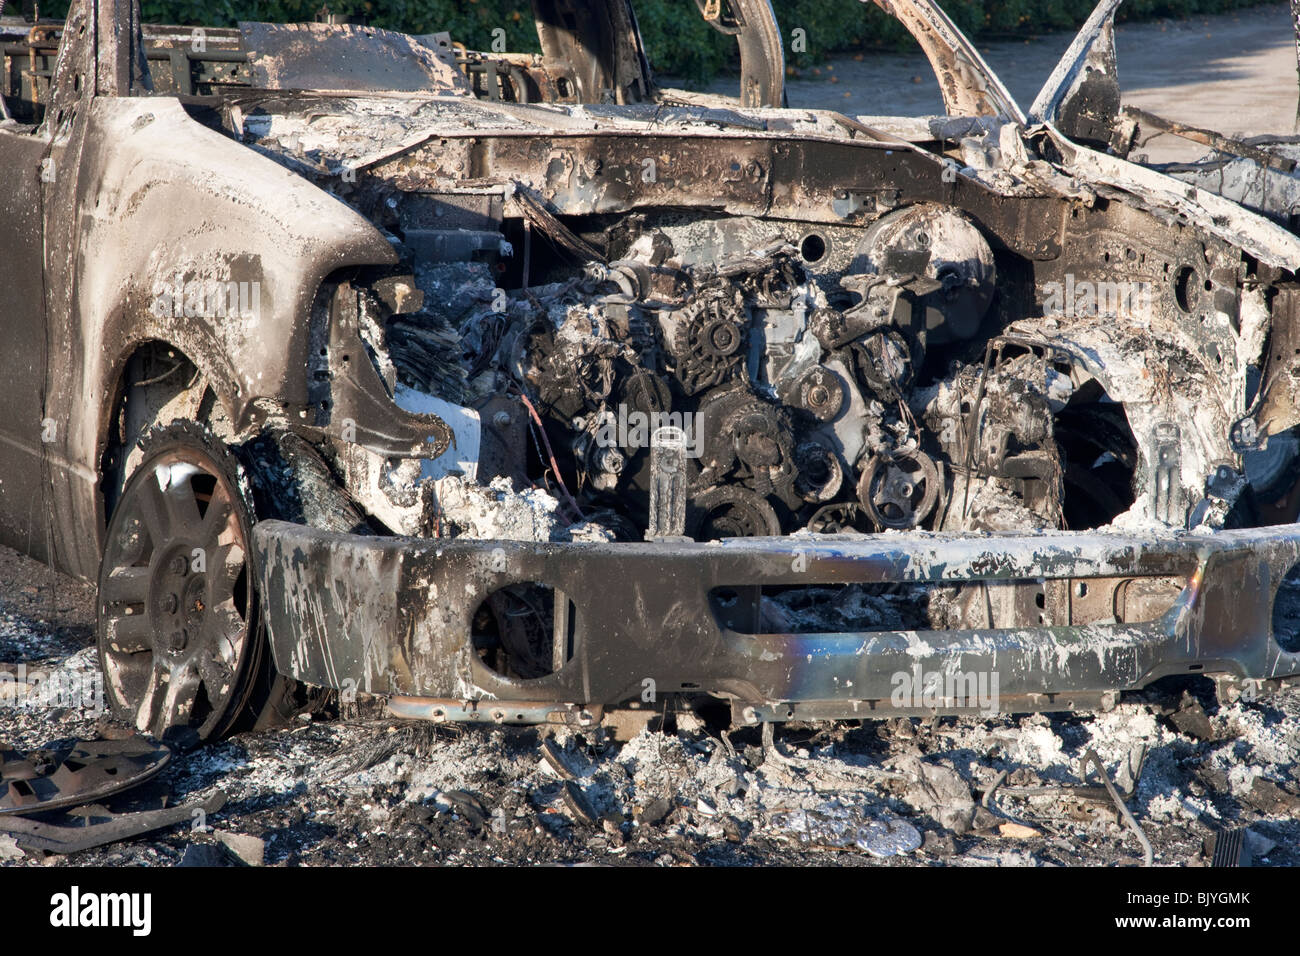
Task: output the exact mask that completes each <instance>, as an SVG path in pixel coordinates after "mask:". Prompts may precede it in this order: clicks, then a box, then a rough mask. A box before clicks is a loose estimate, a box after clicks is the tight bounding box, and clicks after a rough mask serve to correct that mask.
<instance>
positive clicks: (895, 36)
mask: <svg viewBox="0 0 1300 956" xmlns="http://www.w3.org/2000/svg"><path fill="white" fill-rule="evenodd" d="M594 2H602V0H594ZM1260 2H1262V0H1128V2H1127V3H1126V4H1125V5H1124V6H1123V7H1121V8H1120V17H1121V19H1124V20H1144V19H1151V18H1154V17H1187V16H1195V15H1205V14H1210V13H1222V12H1224V11H1227V10H1236V9H1240V8H1242V7H1249V6H1255V5H1258V4H1259V3H1260ZM773 5H774V7H775V9H776V14H777V19H778V20H779V21H780V22H781V28H782V31H783V33H784V35H785V41H786V58H787V62H788V63H790V64H791V65H793V66H805V65H808V64H810V63H814V62H818V61H821V60H824V59H825V58H826V57H827V56H830V55H831V54H834V53H841V52H844V51H848V50H857V49H862V48H872V47H874V48H878V47H889V48H900V47H906V46H907V45H908V44H909V43H910V42H911V41H910V40H909V38H908V35H907V31H906V30H904V29H903V28H902V27H901V26H900V25H899V23H898V22H897V21H896V20H894V19H893V18H891V17H889V16H887V15H886V14H884V13H883V12H882V11H881V10H880V9H879V8H878V7H876V6H875V4H874V3H871V2H863V0H773ZM142 6H143V10H144V16H145V19H146V20H149V21H151V22H154V23H172V24H180V25H193V24H200V25H206V26H233V25H234V24H235V23H237V22H238V21H240V20H269V21H272V22H302V21H308V20H313V19H315V16H316V13H317V11H319V10H320V9H321V7H322V6H328V8H329V10H330V12H331V13H335V14H341V15H343V16H355V17H364V18H365V20H366V22H368V23H371V24H373V25H374V26H378V27H387V28H389V29H393V30H403V31H405V32H408V33H436V32H439V31H442V30H446V31H448V32H449V33H451V35H452V38H453V39H454V40H456V41H458V42H460V43H464V44H465V45H466V46H467V47H469V48H470V49H475V50H490V49H492V48H493V46H492V43H493V40H494V38H496V39H499V38H500V34H499V33H494V31H497V30H504V31H505V37H504V40H505V49H507V50H510V51H513V52H527V51H536V50H537V49H538V45H537V34H536V32H535V31H534V29H533V22H532V13H531V11H530V8H529V4H528V0H382V2H379V0H142ZM41 7H42V12H43V13H47V14H49V15H53V16H62V15H63V11H64V10H65V9H66V7H67V0H53V2H51V3H43V4H42V5H41ZM633 7H634V9H635V10H636V15H637V21H638V23H639V25H640V27H641V35H642V38H643V39H644V41H645V45H646V51H647V53H648V54H649V56H650V62H651V63H652V64H653V66H654V69H655V71H656V72H657V73H664V74H669V75H672V76H674V77H678V78H681V79H683V80H685V81H687V82H690V83H696V84H698V83H705V82H707V81H708V80H709V79H711V78H712V77H714V76H716V75H717V74H718V73H720V72H722V71H723V70H725V69H727V68H728V67H731V66H734V65H735V63H734V61H735V59H736V44H735V41H734V40H733V39H732V38H731V37H728V36H724V35H723V34H721V33H718V32H717V31H716V30H714V29H713V28H712V27H710V26H709V25H708V24H707V23H705V22H704V19H703V18H702V17H701V16H700V15H699V13H698V12H697V10H696V7H695V4H694V2H693V0H633ZM1092 7H1093V0H943V8H944V10H946V11H947V13H948V15H949V16H950V17H951V18H952V19H953V21H954V22H955V23H956V24H957V26H959V27H960V28H961V29H962V30H963V31H965V32H966V33H967V34H968V35H970V36H974V37H979V36H989V35H1006V34H1035V33H1046V32H1049V31H1053V30H1066V29H1072V28H1074V27H1076V26H1078V25H1079V24H1080V23H1082V22H1083V21H1084V20H1085V19H1086V18H1087V16H1088V14H1089V13H1090V12H1092ZM796 29H798V30H802V31H803V37H804V41H805V46H804V49H802V50H794V49H792V48H791V47H792V42H791V41H792V38H793V36H794V31H795V30H796Z"/></svg>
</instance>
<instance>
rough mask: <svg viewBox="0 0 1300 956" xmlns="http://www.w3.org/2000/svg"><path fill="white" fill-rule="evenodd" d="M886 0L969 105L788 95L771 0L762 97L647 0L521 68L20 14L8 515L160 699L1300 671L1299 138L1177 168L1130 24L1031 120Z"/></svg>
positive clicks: (460, 51)
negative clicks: (660, 59) (1122, 68)
mask: <svg viewBox="0 0 1300 956" xmlns="http://www.w3.org/2000/svg"><path fill="white" fill-rule="evenodd" d="M882 6H885V7H886V8H887V9H888V10H889V12H891V13H893V14H894V15H895V16H897V17H898V18H899V19H900V20H902V22H903V23H904V24H905V25H906V26H907V27H908V28H909V30H911V32H912V33H913V35H914V36H916V38H917V39H918V41H919V42H920V44H921V46H922V48H923V49H924V50H925V52H926V55H927V57H928V58H929V59H930V61H931V63H932V64H933V66H934V68H935V70H936V73H937V75H938V77H939V80H940V88H941V91H942V94H943V97H944V102H945V107H946V111H947V113H948V114H949V115H947V116H944V117H937V118H925V119H907V118H871V117H857V118H854V117H848V116H844V115H841V114H838V113H833V112H826V111H812V110H790V109H785V108H782V107H781V104H782V102H783V97H782V82H783V77H784V67H783V64H782V62H781V52H780V51H781V40H780V34H779V30H778V28H777V25H776V23H775V21H774V19H773V17H772V14H771V10H770V8H769V7H768V5H767V4H766V2H764V0H743V2H737V0H733V2H732V3H731V4H730V6H728V5H722V6H720V7H718V8H717V9H714V8H713V7H710V8H709V9H708V10H706V11H705V12H706V15H707V16H711V17H712V19H713V21H714V22H715V24H716V25H717V26H719V28H720V29H724V30H727V31H729V32H732V33H735V34H736V35H737V36H738V37H739V42H740V49H741V53H742V89H741V95H740V98H739V101H729V102H728V101H723V100H722V99H721V98H716V97H706V96H701V95H698V94H693V93H688V92H684V91H676V90H670V89H662V88H660V87H659V86H657V85H656V84H655V82H654V80H653V78H652V76H651V75H650V72H649V70H648V67H647V63H646V60H645V57H644V55H643V52H642V50H641V46H640V40H639V37H638V34H637V30H636V24H635V19H634V16H633V13H632V11H631V9H630V8H629V7H627V6H626V5H625V4H624V3H621V2H617V0H615V2H610V3H607V4H585V3H567V2H563V0H560V2H556V0H537V2H535V4H534V12H535V14H536V19H537V22H538V29H539V35H540V37H541V41H542V49H543V51H544V52H543V53H542V54H541V55H531V54H530V55H517V56H516V55H504V54H481V53H475V52H472V51H467V50H465V49H464V48H463V47H460V46H458V45H456V44H455V43H453V42H452V38H449V37H446V36H443V35H433V36H425V37H408V36H403V35H399V34H392V33H386V32H384V31H378V30H372V29H369V28H365V27H358V26H334V25H322V24H309V25H296V26H274V25H269V24H245V25H243V26H242V27H241V28H240V29H238V30H218V29H211V30H204V31H192V30H189V29H180V28H162V27H154V26H148V25H142V24H141V23H140V18H139V13H138V7H137V5H135V4H133V3H131V2H127V0H121V2H119V0H99V2H97V3H94V2H79V3H74V4H73V8H72V11H71V13H70V15H69V17H68V20H67V21H66V23H49V24H47V23H41V24H36V25H31V24H20V23H18V22H16V21H10V20H6V21H3V24H2V30H3V38H4V44H5V46H4V51H5V67H6V69H5V74H4V83H5V86H4V91H3V92H4V103H5V116H4V120H5V122H4V123H3V125H0V155H3V158H4V161H5V164H6V166H7V168H8V169H9V171H10V173H9V177H10V178H9V180H8V182H9V185H8V186H7V187H6V188H5V189H4V190H3V202H4V203H5V213H6V219H7V221H8V222H9V223H10V228H9V231H8V239H7V242H6V251H5V254H4V256H3V257H0V268H2V269H3V270H4V275H5V279H6V280H7V282H8V287H9V288H10V290H11V296H10V302H11V306H10V307H9V309H8V311H7V315H6V320H5V321H6V327H7V329H8V330H9V338H10V347H9V350H8V352H7V358H6V369H7V371H8V373H9V374H8V376H7V378H8V383H7V385H6V394H7V399H8V404H9V413H8V414H7V415H6V416H5V417H4V419H3V422H0V440H2V444H3V454H2V455H0V539H2V540H3V541H4V543H6V544H9V545H12V546H14V547H16V548H19V549H20V550H23V551H26V552H27V553H30V554H33V555H35V556H37V557H39V558H41V559H43V560H45V561H48V562H50V563H51V564H53V565H55V566H57V567H59V568H61V569H63V570H65V571H67V572H70V573H72V574H75V575H80V576H82V577H85V578H88V579H96V578H97V580H98V582H99V645H100V655H101V662H102V665H103V668H104V672H105V675H106V678H107V687H108V692H109V697H110V699H111V700H112V702H113V705H114V707H115V709H116V710H117V711H118V712H119V713H120V714H123V715H125V716H127V717H129V718H130V719H131V720H132V721H133V722H134V723H136V724H137V725H138V726H139V727H140V728H141V729H146V730H151V731H154V732H156V733H161V732H162V731H164V730H166V729H167V728H169V727H172V726H175V725H189V726H191V727H193V728H194V729H195V730H196V731H198V733H199V734H200V736H209V735H213V734H217V733H220V732H222V731H224V730H226V729H228V728H229V727H230V726H232V725H233V724H234V722H235V721H236V720H237V719H239V718H240V717H241V716H246V715H248V714H249V713H250V712H251V713H254V714H256V715H257V716H259V717H260V716H271V715H274V714H275V713H284V712H286V711H288V710H289V709H291V708H292V707H294V706H299V705H301V704H302V703H303V702H304V698H310V697H312V695H313V693H315V692H314V691H312V690H310V689H311V688H318V689H320V688H323V689H333V690H337V691H341V692H343V693H344V694H347V693H350V692H358V693H366V694H373V695H380V696H383V697H386V698H388V705H389V707H390V709H391V710H392V711H393V712H395V713H397V714H399V715H403V716H410V717H425V718H431V719H443V720H481V721H495V722H509V723H530V722H567V723H573V724H577V725H589V724H593V723H596V722H599V721H601V720H602V719H605V718H606V717H607V716H608V715H609V714H611V713H612V712H614V711H619V712H620V713H623V714H628V713H635V712H638V711H639V712H640V713H641V714H642V715H646V714H648V713H651V712H653V711H655V710H661V709H662V708H663V707H664V706H665V702H666V701H668V700H670V699H671V700H676V701H681V702H684V703H685V704H687V705H693V706H698V705H702V704H707V703H708V702H715V703H717V702H720V703H722V704H723V705H725V706H727V707H729V708H730V709H731V714H732V718H733V719H734V720H735V721H737V722H742V723H756V722H767V721H780V720H790V719H819V718H852V717H864V716H873V715H877V716H879V715H894V714H908V713H918V712H921V713H925V712H962V711H967V710H979V709H981V708H982V707H988V706H990V702H989V700H988V699H987V696H988V695H987V694H981V695H975V694H972V693H968V692H966V691H968V690H970V689H971V688H974V687H976V686H984V685H979V680H978V679H979V677H980V676H981V675H983V676H987V675H994V677H995V679H996V684H995V687H996V691H997V693H996V695H994V696H995V698H996V699H995V700H994V701H993V702H992V706H994V707H997V708H1000V709H1002V710H1006V711H1023V710H1068V709H1075V708H1097V707H1101V708H1104V707H1107V706H1109V705H1111V704H1113V703H1114V701H1115V700H1116V699H1117V697H1118V695H1119V694H1120V693H1121V692H1123V691H1125V690H1131V689H1137V688H1141V687H1143V686H1145V685H1147V684H1149V683H1151V682H1153V681H1155V680H1158V679H1160V678H1162V677H1165V676H1169V675H1176V674H1189V673H1195V674H1204V675H1207V676H1211V677H1214V678H1215V679H1216V680H1217V681H1218V682H1219V686H1220V689H1221V690H1222V691H1226V692H1228V693H1240V692H1242V691H1243V690H1246V691H1250V692H1254V691H1257V690H1260V689H1264V688H1268V687H1271V686H1275V685H1276V684H1278V683H1279V682H1281V681H1283V680H1285V679H1287V678H1290V677H1293V676H1295V675H1296V674H1300V603H1297V601H1298V600H1300V564H1298V562H1300V526H1296V525H1294V524H1291V522H1292V521H1293V520H1294V519H1295V517H1296V514H1297V507H1298V506H1300V502H1298V501H1297V477H1298V476H1300V470H1298V469H1297V447H1298V446H1297V440H1296V435H1295V428H1296V426H1297V425H1300V405H1298V404H1297V400H1298V399H1297V388H1298V387H1300V386H1297V375H1300V365H1297V362H1298V361H1300V341H1296V340H1295V336H1296V335H1297V334H1300V332H1297V329H1300V315H1297V309H1298V308H1300V284H1297V282H1296V276H1295V269H1296V267H1297V264H1300V239H1298V238H1297V236H1296V233H1295V221H1294V220H1293V218H1292V217H1293V214H1294V209H1295V197H1296V190H1297V188H1298V187H1297V185H1296V184H1297V182H1300V177H1297V175H1296V165H1295V159H1296V157H1300V148H1297V144H1296V143H1294V142H1289V141H1276V142H1274V141H1269V142H1263V143H1260V142H1251V143H1238V142H1235V141H1232V140H1228V139H1226V138H1225V137H1221V136H1219V137H1215V138H1214V139H1213V142H1212V146H1213V150H1212V151H1211V153H1210V154H1209V155H1208V156H1207V157H1205V158H1204V159H1203V160H1202V161H1200V162H1196V163H1187V164H1182V165H1179V166H1167V167H1153V166H1150V165H1143V164H1139V163H1136V162H1130V161H1129V160H1128V159H1127V158H1126V157H1127V156H1128V155H1130V152H1131V150H1132V148H1133V145H1134V143H1135V142H1136V141H1137V138H1138V134H1139V130H1141V129H1145V130H1148V131H1150V130H1152V129H1153V128H1155V126H1156V125H1158V124H1160V123H1161V122H1162V121H1160V120H1159V119H1158V118H1155V117H1150V116H1146V115H1139V114H1137V113H1135V112H1133V111H1129V110H1125V109H1124V108H1123V107H1122V105H1121V102H1120V93H1119V86H1118V79H1117V71H1116V64H1115V57H1114V38H1113V16H1114V12H1115V7H1116V6H1117V4H1116V3H1113V2H1106V3H1103V4H1102V5H1101V6H1100V7H1099V8H1098V10H1097V11H1096V13H1095V14H1094V16H1093V18H1092V19H1091V20H1090V21H1089V23H1088V24H1087V25H1086V26H1085V28H1084V29H1083V31H1082V32H1081V33H1080V35H1079V38H1078V39H1077V40H1076V42H1075V44H1074V45H1073V46H1072V47H1071V49H1070V51H1069V52H1068V53H1067V55H1066V57H1065V59H1064V60H1063V61H1062V64H1061V66H1060V67H1059V68H1058V70H1057V71H1056V72H1055V73H1054V74H1053V75H1052V77H1050V78H1049V80H1048V83H1047V86H1046V87H1045V88H1044V91H1043V93H1042V95H1040V97H1039V98H1038V100H1037V101H1036V102H1035V103H1034V104H1033V106H1032V107H1031V109H1030V110H1029V112H1028V114H1026V113H1025V112H1023V111H1022V110H1021V108H1020V107H1019V106H1018V105H1017V104H1016V103H1015V102H1014V101H1013V100H1012V98H1011V97H1010V95H1009V94H1007V92H1006V90H1005V89H1004V87H1003V86H1002V85H1001V83H1000V82H999V81H998V80H997V78H996V77H995V76H993V74H992V73H991V72H990V71H989V70H988V68H987V66H986V65H985V64H984V63H983V61H982V60H981V59H980V57H979V55H978V53H976V52H975V50H974V49H973V48H972V47H971V46H970V44H969V43H968V42H967V41H966V40H965V38H964V37H962V36H961V34H960V33H959V32H958V31H957V30H956V29H955V27H953V26H952V24H951V23H950V21H948V20H947V18H946V17H945V16H944V15H943V13H942V11H941V10H939V8H938V7H937V6H935V5H934V4H932V3H931V2H928V0H913V2H893V3H889V4H882ZM1182 132H1187V131H1185V130H1184V131H1182ZM1196 132H1198V133H1199V132H1200V131H1196ZM903 686H906V687H907V688H908V692H907V693H901V694H900V693H899V690H900V687H903ZM250 709H251V710H250Z"/></svg>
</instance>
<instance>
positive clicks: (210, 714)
mask: <svg viewBox="0 0 1300 956" xmlns="http://www.w3.org/2000/svg"><path fill="white" fill-rule="evenodd" d="M142 447H143V450H144V457H143V459H142V461H141V464H140V466H139V467H138V468H137V469H136V470H135V472H134V473H133V474H132V476H131V478H130V479H129V480H128V481H127V483H126V487H125V488H124V489H123V492H122V496H121V498H120V499H119V501H118V504H117V507H116V508H115V510H114V512H113V515H112V518H111V520H110V522H109V527H108V534H107V537H106V541H105V545H104V553H103V559H102V561H101V565H100V573H99V598H98V622H97V624H98V626H97V639H98V645H99V659H100V666H101V668H102V670H103V673H104V677H105V696H106V698H107V700H108V702H109V704H110V706H111V708H112V710H113V713H114V714H115V715H116V716H117V717H119V718H121V719H123V720H125V721H126V722H129V723H131V724H133V725H134V726H135V727H136V728H138V729H139V730H142V731H145V732H148V733H151V734H153V735H154V736H157V737H160V738H161V737H162V736H163V735H164V734H165V733H166V732H167V731H169V730H173V729H174V728H189V730H191V731H192V732H193V733H194V734H195V735H197V737H198V738H199V739H200V740H207V739H210V738H213V737H218V736H220V735H222V734H223V733H225V732H226V731H227V730H229V729H230V727H231V725H232V724H233V723H234V722H235V720H236V718H237V717H238V716H239V715H240V713H241V711H242V710H243V709H244V707H245V705H247V704H248V703H249V697H250V695H251V692H252V690H253V688H254V687H255V686H256V685H257V684H258V683H259V682H261V681H262V680H263V679H264V678H263V675H262V673H261V672H262V671H263V670H264V669H266V668H267V666H268V664H269V662H268V661H267V660H266V657H267V655H266V654H265V651H264V645H265V640H264V638H263V636H262V634H261V628H260V619H259V616H258V610H257V596H256V593H255V591H254V588H253V569H252V566H251V560H252V552H251V548H250V543H251V530H252V524H253V521H254V515H253V511H252V508H251V506H250V504H249V495H248V493H247V491H246V489H245V485H244V481H243V479H242V473H241V471H240V468H239V464H238V462H237V460H236V459H235V457H234V455H233V454H232V453H231V452H230V450H229V449H227V448H226V447H225V446H224V445H223V444H222V443H221V442H219V441H218V440H217V439H215V438H214V437H212V436H211V435H210V434H209V433H208V432H206V430H204V429H203V428H202V427H200V426H198V425H195V424H193V423H174V424H172V425H169V426H167V427H165V428H160V429H156V430H154V431H153V432H151V433H150V435H149V436H147V437H146V438H145V439H144V441H143V442H142Z"/></svg>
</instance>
